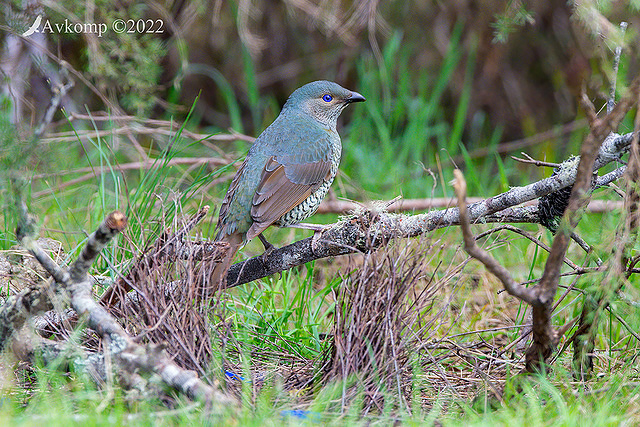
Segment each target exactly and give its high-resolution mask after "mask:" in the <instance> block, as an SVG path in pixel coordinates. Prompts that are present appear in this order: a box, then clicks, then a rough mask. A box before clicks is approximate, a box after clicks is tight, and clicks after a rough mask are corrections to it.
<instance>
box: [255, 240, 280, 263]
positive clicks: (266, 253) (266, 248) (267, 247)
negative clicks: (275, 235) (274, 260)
mask: <svg viewBox="0 0 640 427" xmlns="http://www.w3.org/2000/svg"><path fill="white" fill-rule="evenodd" d="M258 239H260V241H261V242H262V246H264V252H263V254H262V255H261V256H260V257H261V258H262V262H263V263H266V261H267V257H268V256H269V254H271V252H273V250H274V249H275V248H276V247H275V246H273V245H272V244H271V243H269V241H268V240H267V239H266V238H265V237H264V236H263V235H262V233H260V234H258Z"/></svg>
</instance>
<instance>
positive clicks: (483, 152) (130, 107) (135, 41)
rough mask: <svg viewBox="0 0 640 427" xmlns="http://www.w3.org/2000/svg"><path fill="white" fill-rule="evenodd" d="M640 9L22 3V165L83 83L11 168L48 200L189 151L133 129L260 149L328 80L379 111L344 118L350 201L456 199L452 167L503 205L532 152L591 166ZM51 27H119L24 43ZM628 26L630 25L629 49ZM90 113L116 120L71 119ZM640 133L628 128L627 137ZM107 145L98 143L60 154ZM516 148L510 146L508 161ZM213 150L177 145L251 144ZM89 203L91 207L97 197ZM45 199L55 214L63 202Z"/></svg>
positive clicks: (17, 50) (4, 13)
mask: <svg viewBox="0 0 640 427" xmlns="http://www.w3.org/2000/svg"><path fill="white" fill-rule="evenodd" d="M638 6H639V5H638V2H637V1H632V2H626V1H598V2H596V1H584V2H580V3H579V4H573V2H566V1H564V0H563V1H549V2H524V1H518V0H508V1H490V0H484V1H483V0H454V1H386V2H380V1H378V0H364V1H350V0H322V1H320V0H317V1H311V0H282V1H269V0H236V1H222V0H196V1H144V2H133V1H120V2H116V3H114V2H108V1H105V0H94V1H91V2H86V1H81V0H71V1H67V2H64V3H60V2H55V1H37V0H11V1H9V2H6V3H5V4H4V7H2V8H1V9H0V16H1V18H0V23H1V24H2V26H1V27H0V29H1V30H2V31H1V32H0V34H1V37H2V42H3V51H2V61H0V65H1V66H2V67H1V68H2V73H3V88H2V89H3V93H4V95H5V96H6V97H7V99H8V100H9V101H8V102H5V103H4V104H3V105H4V106H5V109H4V113H5V115H6V116H7V117H8V120H10V121H11V122H12V123H14V124H15V125H17V129H18V134H19V135H21V136H22V139H21V140H20V143H19V149H20V150H23V149H26V147H32V146H33V144H28V143H27V142H25V141H27V140H29V137H28V135H31V132H32V131H33V129H34V128H36V127H37V126H38V124H39V123H41V122H42V120H43V115H44V114H45V112H46V111H47V109H48V107H49V105H50V102H51V99H52V97H53V96H54V95H55V93H56V90H58V89H57V88H58V85H59V84H60V82H64V81H65V79H70V80H72V81H73V82H74V83H75V84H74V86H73V88H72V89H71V91H70V92H69V93H68V94H67V95H66V96H64V97H63V99H62V101H61V106H62V107H63V109H64V113H63V112H61V111H58V112H57V113H56V114H55V116H54V121H53V123H52V124H51V125H49V127H48V128H47V132H48V133H45V136H47V135H49V137H50V140H49V143H48V144H40V145H39V146H38V149H37V152H38V154H37V155H35V156H34V157H32V156H30V155H28V154H25V153H26V151H23V155H22V156H20V158H19V159H17V160H16V159H15V158H13V154H11V153H12V152H11V151H10V150H8V149H6V150H5V151H4V155H3V157H4V158H5V159H8V160H6V161H7V162H8V163H9V164H10V165H11V168H16V167H18V166H19V165H20V163H22V164H23V165H22V166H23V168H24V169H25V170H28V171H30V172H33V171H34V170H36V169H38V170H40V171H41V172H43V173H49V175H48V176H47V180H46V181H43V180H41V179H39V180H34V181H33V182H34V183H33V186H34V187H33V190H34V192H35V194H38V195H42V194H43V193H42V191H44V190H46V189H49V190H53V189H55V188H57V187H58V186H59V185H61V184H63V183H64V182H66V181H64V178H55V177H54V176H52V175H51V173H53V172H54V171H58V170H64V169H71V168H72V166H71V165H76V166H80V165H82V166H84V167H92V165H94V164H95V162H99V164H101V165H102V164H104V163H105V162H106V164H109V165H113V164H116V163H125V162H128V161H138V160H140V159H143V160H144V159H145V157H146V156H147V154H149V155H151V156H152V157H153V156H155V155H158V154H160V153H162V152H164V151H163V150H166V149H167V148H168V147H170V146H173V144H174V142H176V141H175V140H173V139H171V138H169V137H167V138H164V140H162V139H161V138H157V135H155V136H154V135H150V134H149V133H145V132H139V133H137V134H135V135H134V136H132V135H131V134H127V132H131V129H132V128H134V126H133V125H125V126H124V127H123V124H122V121H119V120H120V119H118V118H119V117H126V116H127V115H134V116H136V117H141V118H144V119H145V120H156V119H157V120H165V121H167V122H170V123H174V122H177V123H178V124H179V123H182V122H183V121H184V120H185V119H186V117H187V116H188V114H189V112H190V111H192V106H193V107H194V108H193V111H192V114H191V116H190V119H189V123H188V124H187V129H191V130H194V131H196V132H199V133H200V135H203V136H206V135H208V134H217V133H227V132H232V133H233V132H237V133H242V134H246V135H249V136H257V135H258V134H259V133H260V132H261V131H262V130H263V129H264V128H265V127H266V126H268V124H269V123H270V122H271V121H272V120H273V119H274V118H275V117H276V116H277V114H278V113H279V111H280V108H281V105H282V104H283V103H284V101H285V100H286V98H287V96H288V95H289V94H290V93H291V92H292V91H293V90H294V89H295V88H297V87H299V86H301V85H302V84H304V83H307V82H309V81H312V80H318V79H328V80H334V81H337V82H338V83H340V84H342V85H343V86H345V87H348V88H351V89H353V90H357V91H358V92H360V93H362V94H364V95H365V96H366V97H367V102H366V103H365V104H363V105H358V106H356V108H351V109H348V110H347V112H346V113H345V115H344V118H343V119H342V123H345V124H346V126H344V128H343V129H342V130H341V134H342V136H343V143H344V144H343V145H344V153H343V161H342V165H341V175H340V176H339V177H338V180H337V183H336V185H335V186H334V188H335V189H336V193H337V195H338V196H340V197H349V198H353V199H355V200H367V199H374V198H392V197H395V196H396V195H399V194H401V195H403V196H404V197H420V198H423V197H441V196H447V195H448V194H449V190H448V188H447V186H441V185H440V184H441V183H444V182H447V181H448V179H450V170H451V168H452V167H453V165H454V164H455V165H458V166H460V167H463V169H464V170H465V173H466V175H467V177H468V180H469V182H470V194H471V195H473V196H489V195H493V194H495V193H497V192H499V191H504V190H506V189H507V188H508V187H509V186H511V185H521V184H524V183H527V182H530V181H531V180H532V179H537V178H540V177H541V176H542V174H543V173H545V172H544V171H542V170H540V169H535V168H532V167H528V166H526V165H513V162H512V161H511V160H508V161H509V162H510V163H511V165H508V166H507V167H505V164H504V160H505V155H506V154H507V153H509V152H514V153H518V152H519V151H520V150H521V149H522V147H527V150H528V153H529V154H531V155H533V156H534V157H538V158H544V159H546V160H549V161H559V160H562V159H564V158H566V156H568V155H570V154H575V153H577V150H578V148H577V147H578V146H579V144H580V142H581V141H582V139H583V137H584V135H585V133H586V132H587V131H588V129H587V125H586V121H584V120H583V119H582V113H581V112H580V111H578V107H577V101H576V100H577V96H578V94H579V93H580V90H581V89H582V88H583V87H584V88H585V89H586V91H587V94H588V95H589V97H590V98H591V99H592V100H594V101H595V102H596V103H597V104H598V105H603V103H604V101H605V99H606V98H607V96H608V91H609V88H610V87H611V83H612V82H613V81H614V73H613V69H612V63H613V61H612V58H613V50H614V49H615V47H617V46H623V47H624V54H623V56H622V58H623V59H622V61H621V68H620V71H619V72H618V74H617V81H618V92H620V91H623V90H624V84H625V82H628V81H630V77H629V76H631V75H633V74H635V73H637V71H638V68H639V64H638V55H637V50H638V46H639V44H638V33H637V28H638V25H639V24H640V15H639V14H638ZM38 15H42V16H43V17H44V19H48V20H49V21H50V22H52V23H66V22H69V23H71V24H77V23H79V24H86V23H105V24H106V25H107V31H105V32H104V34H101V35H98V34H96V33H95V32H93V33H92V32H73V31H71V32H67V33H59V32H57V31H55V29H54V31H50V32H45V33H36V34H35V35H33V36H31V37H29V38H27V39H20V38H19V37H18V36H17V35H16V34H20V33H21V32H22V31H24V30H26V29H27V28H28V27H29V26H30V25H31V24H32V23H33V22H34V19H35V16H38ZM118 19H123V20H125V21H126V20H129V19H132V20H138V19H145V20H149V21H146V22H147V25H149V24H148V23H149V22H154V23H155V22H160V23H161V24H160V26H158V25H156V24H154V26H153V27H152V28H153V29H154V32H153V33H139V32H137V31H134V32H132V33H127V32H125V33H120V34H119V33H116V32H115V31H113V24H114V22H116V20H118ZM621 21H627V22H629V23H630V25H629V27H628V29H627V31H626V32H624V33H623V32H622V31H620V30H619V28H618V23H619V22H621ZM147 28H149V27H147ZM157 30H161V31H162V32H161V33H156V32H155V31H157ZM196 99H197V102H196ZM88 112H90V113H91V114H97V112H105V113H106V114H108V115H110V116H111V117H113V118H114V120H112V121H100V122H96V121H93V122H92V121H91V120H85V121H84V122H79V121H74V122H69V121H67V120H66V118H65V115H66V117H69V116H73V115H74V114H76V115H82V114H85V115H86V114H87V113H88ZM178 127H179V125H178V126H175V127H173V128H172V129H173V130H172V132H173V133H172V134H173V135H175V130H176V129H177V128H178ZM631 128H632V125H631V121H629V120H628V121H627V122H625V123H624V124H623V127H622V129H621V132H624V131H629V130H630V129H631ZM109 129H110V130H111V131H112V133H111V134H108V133H107V134H106V136H105V134H102V135H103V136H99V137H98V138H97V139H96V138H93V139H92V138H90V137H89V139H88V140H87V137H86V135H85V136H78V137H77V138H76V139H75V140H74V139H73V138H72V137H69V138H68V139H60V138H58V139H54V138H51V135H52V134H53V135H60V134H61V133H60V132H63V131H67V132H71V133H72V135H71V136H73V132H77V133H78V134H80V132H81V131H82V130H85V131H91V130H96V131H97V130H101V131H105V130H109ZM114 129H115V130H119V132H114V131H113V130H114ZM55 132H58V133H57V134H56V133H55ZM544 132H547V133H546V134H544ZM541 134H543V135H542V136H540V135H541ZM523 138H524V139H523ZM527 138H532V139H527ZM85 140H86V143H82V144H78V141H80V142H83V141H85ZM513 141H515V142H516V144H515V145H509V142H513ZM505 143H506V144H507V146H508V147H512V148H508V149H504V148H501V147H502V146H503V145H504V144H505ZM519 143H521V144H519ZM215 144H216V147H217V148H215V150H212V147H211V146H210V145H209V146H205V145H203V144H199V143H191V142H189V143H185V144H183V145H180V144H177V145H176V146H175V147H178V146H179V147H180V148H179V150H178V151H179V153H180V155H181V156H192V157H203V156H211V155H219V154H221V153H226V154H227V155H228V157H227V158H228V159H236V158H239V157H242V155H243V154H244V153H245V152H246V150H247V149H248V147H249V145H250V140H249V139H248V138H240V139H239V140H236V141H231V142H224V141H223V142H216V143H215ZM9 145H10V144H9V143H8V142H7V144H5V146H6V147H8V146H9ZM91 146H93V147H98V149H97V150H91V149H89V148H88V147H91ZM100 147H101V148H100ZM175 147H174V148H175ZM176 149H177V148H176ZM216 150H219V151H216ZM5 163H6V162H5ZM73 167H75V166H73ZM43 169H44V170H43ZM189 170H191V172H188V171H189ZM204 172H206V173H212V172H215V173H217V172H220V173H223V172H224V171H219V170H217V169H216V168H215V167H208V168H206V170H204ZM181 173H185V174H187V173H192V176H191V182H194V181H197V180H198V179H200V178H199V176H198V175H197V174H196V175H193V170H192V169H188V170H187V171H185V170H184V169H181ZM127 174H128V176H129V177H131V175H132V174H133V175H134V176H135V172H127ZM112 175H114V176H115V175H117V174H112ZM229 176H230V174H229ZM101 179H103V180H104V179H107V180H109V179H111V178H109V177H107V178H104V177H102V178H101ZM113 179H114V180H117V177H115V178H113ZM177 180H178V181H179V182H184V181H185V180H184V179H183V177H180V178H177ZM174 182H175V181H174ZM95 184H96V186H97V185H98V184H99V183H98V182H96V183H95ZM130 184H132V185H131V187H135V184H134V182H130ZM218 184H219V185H216V186H215V188H209V187H206V189H207V191H208V192H207V195H206V196H203V197H207V198H210V199H211V200H213V201H214V203H215V202H216V201H218V200H219V198H220V197H222V195H223V194H224V191H225V190H226V188H227V184H226V183H223V182H222V181H220V182H218ZM436 184H437V187H438V188H437V189H436ZM114 185H116V184H114ZM168 186H169V185H168ZM37 190H41V192H40V193H38V191H37ZM77 191H78V197H79V198H80V199H83V198H84V197H85V194H84V191H90V189H89V190H87V189H86V188H83V189H78V190H77ZM94 192H95V188H94ZM115 192H116V193H119V194H122V191H121V190H118V191H115ZM88 194H91V193H88ZM47 197H49V196H47ZM119 197H120V196H119ZM39 201H40V202H41V203H42V204H43V205H44V209H45V210H46V206H48V204H50V203H51V200H50V199H47V198H46V197H44V199H43V198H39ZM121 202H122V200H121ZM207 202H210V201H209V200H207ZM105 204H108V203H105ZM112 204H113V203H112Z"/></svg>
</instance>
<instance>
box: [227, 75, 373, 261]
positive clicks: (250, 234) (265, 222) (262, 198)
mask: <svg viewBox="0 0 640 427" xmlns="http://www.w3.org/2000/svg"><path fill="white" fill-rule="evenodd" d="M364 100H365V99H364V97H363V96H362V95H360V94H359V93H357V92H352V91H350V90H347V89H345V88H343V87H342V86H340V85H338V84H336V83H333V82H328V81H316V82H312V83H308V84H306V85H304V86H302V87H301V88H299V89H297V90H295V91H294V92H293V93H292V94H291V96H290V97H289V99H288V100H287V102H286V103H285V105H284V106H283V107H282V111H281V112H280V115H279V116H278V117H277V118H276V120H275V121H274V122H273V123H272V124H271V125H270V126H269V127H268V128H267V129H265V130H264V132H262V134H260V136H259V137H258V138H257V139H256V141H255V142H254V144H253V146H252V147H251V149H250V150H249V153H248V154H247V157H246V159H245V161H244V162H243V164H242V166H241V167H240V169H239V170H238V172H237V173H236V175H235V177H234V178H233V181H232V182H231V185H230V187H229V190H228V191H227V194H226V196H225V198H224V200H223V202H222V206H221V208H220V216H219V220H218V227H217V235H216V239H217V240H225V241H229V242H230V243H231V244H232V246H235V249H234V250H233V251H232V252H233V253H235V251H236V250H237V247H238V246H239V245H240V244H241V243H242V242H243V241H247V240H251V239H252V238H254V237H256V236H258V235H259V234H260V233H262V232H263V231H264V230H265V229H266V228H267V227H269V226H270V225H272V224H275V225H280V226H286V225H292V224H296V223H299V222H300V221H302V220H304V219H305V218H308V217H309V216H311V215H312V214H313V213H314V212H315V211H316V209H317V207H318V206H319V205H320V202H321V201H322V199H323V198H324V197H325V195H326V193H327V191H328V189H329V186H330V185H331V183H332V182H333V179H334V178H335V176H336V174H337V172H338V164H339V163H340V156H341V152H342V145H341V142H340V136H339V135H338V132H337V130H336V122H337V119H338V117H339V116H340V113H341V112H342V110H343V109H344V108H345V107H346V106H347V105H348V104H349V103H351V102H358V101H364ZM232 255H233V254H232Z"/></svg>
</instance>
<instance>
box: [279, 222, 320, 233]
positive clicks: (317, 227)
mask: <svg viewBox="0 0 640 427" xmlns="http://www.w3.org/2000/svg"><path fill="white" fill-rule="evenodd" d="M287 227H289V228H300V229H302V230H313V231H315V232H316V233H317V232H319V231H324V230H326V229H327V228H329V226H328V225H322V224H307V223H304V222H301V223H300V224H291V225H287Z"/></svg>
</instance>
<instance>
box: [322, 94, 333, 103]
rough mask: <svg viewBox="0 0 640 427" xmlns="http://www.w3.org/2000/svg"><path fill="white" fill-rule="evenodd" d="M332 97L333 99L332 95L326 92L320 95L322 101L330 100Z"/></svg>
mask: <svg viewBox="0 0 640 427" xmlns="http://www.w3.org/2000/svg"><path fill="white" fill-rule="evenodd" d="M332 99H333V97H332V96H331V95H329V94H326V95H323V96H322V100H323V101H324V102H331V100H332Z"/></svg>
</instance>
